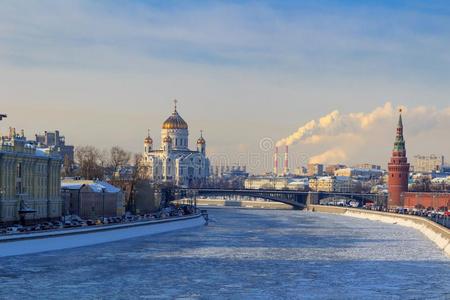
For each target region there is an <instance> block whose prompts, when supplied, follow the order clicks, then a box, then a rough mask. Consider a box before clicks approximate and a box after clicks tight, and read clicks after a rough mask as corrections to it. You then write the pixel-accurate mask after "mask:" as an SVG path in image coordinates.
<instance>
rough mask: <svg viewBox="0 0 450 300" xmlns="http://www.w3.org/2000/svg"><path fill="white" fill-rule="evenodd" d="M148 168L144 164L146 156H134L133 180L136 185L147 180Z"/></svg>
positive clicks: (137, 154)
mask: <svg viewBox="0 0 450 300" xmlns="http://www.w3.org/2000/svg"><path fill="white" fill-rule="evenodd" d="M146 173H147V167H146V166H145V164H144V156H143V155H142V154H139V153H136V154H134V168H133V175H132V180H133V182H134V183H136V182H138V181H141V180H144V179H145V178H146Z"/></svg>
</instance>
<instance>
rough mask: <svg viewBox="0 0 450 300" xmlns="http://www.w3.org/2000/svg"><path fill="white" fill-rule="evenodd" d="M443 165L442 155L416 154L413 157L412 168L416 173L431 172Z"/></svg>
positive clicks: (438, 169)
mask: <svg viewBox="0 0 450 300" xmlns="http://www.w3.org/2000/svg"><path fill="white" fill-rule="evenodd" d="M443 166H444V156H443V155H434V154H431V155H416V156H414V159H413V168H414V172H416V173H432V172H436V171H440V170H441V169H442V167H443Z"/></svg>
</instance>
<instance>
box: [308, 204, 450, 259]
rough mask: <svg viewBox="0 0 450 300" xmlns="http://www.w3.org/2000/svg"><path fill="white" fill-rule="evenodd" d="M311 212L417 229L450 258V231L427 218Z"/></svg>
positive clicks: (317, 208) (328, 209) (332, 209)
mask: <svg viewBox="0 0 450 300" xmlns="http://www.w3.org/2000/svg"><path fill="white" fill-rule="evenodd" d="M307 209H308V210H309V211H314V212H321V213H331V214H339V215H345V216H349V217H355V218H361V219H368V220H372V221H380V222H384V223H390V224H397V225H402V226H407V227H411V228H415V229H417V230H419V231H420V232H422V233H423V234H424V235H425V236H426V237H427V238H429V239H430V240H431V241H433V242H434V243H435V244H436V245H437V246H438V247H439V249H441V250H443V251H444V252H445V253H446V254H447V255H448V256H449V257H450V229H447V228H445V227H444V226H441V225H439V224H437V223H435V222H432V221H430V220H428V219H426V218H423V217H418V216H411V215H401V214H394V213H388V212H380V211H373V210H364V209H357V208H349V207H337V206H325V205H308V207H307Z"/></svg>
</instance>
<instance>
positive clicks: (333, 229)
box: [0, 208, 450, 299]
mask: <svg viewBox="0 0 450 300" xmlns="http://www.w3.org/2000/svg"><path fill="white" fill-rule="evenodd" d="M209 214H210V218H211V219H212V222H210V224H209V226H205V227H198V228H193V229H188V230H182V231H178V232H172V233H169V234H162V235H157V236H148V237H145V238H137V239H131V240H125V241H121V242H115V243H109V244H103V245H97V246H93V247H84V248H77V249H70V250H63V251H54V252H48V253H42V254H35V255H28V256H18V257H9V258H1V259H0V298H1V299H29V298H33V299H68V298H70V299H140V298H141V299H174V298H175V299H176V298H178V299H297V298H301V299H309V298H310V299H316V298H318V299H368V298H370V299H386V298H388V299H400V298H401V299H408V298H415V299H417V298H428V299H430V298H433V299H437V298H438V299H439V298H440V299H450V259H448V258H447V257H446V256H445V255H444V254H443V252H441V251H440V250H439V249H438V248H437V247H436V246H435V245H434V244H433V243H432V242H431V241H429V240H428V239H427V238H426V237H424V236H423V235H422V234H421V233H419V232H418V231H416V230H414V229H410V228H406V227H400V226H397V225H390V224H384V223H378V222H373V221H368V220H362V219H356V218H350V217H346V216H337V215H327V214H319V213H310V212H302V211H286V210H282V211H275V210H246V209H230V208H224V209H210V210H209Z"/></svg>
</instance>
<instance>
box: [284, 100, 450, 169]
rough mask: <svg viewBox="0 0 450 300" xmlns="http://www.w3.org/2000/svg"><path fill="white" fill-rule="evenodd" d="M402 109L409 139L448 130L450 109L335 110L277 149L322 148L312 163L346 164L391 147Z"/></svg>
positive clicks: (304, 127)
mask: <svg viewBox="0 0 450 300" xmlns="http://www.w3.org/2000/svg"><path fill="white" fill-rule="evenodd" d="M399 108H402V109H403V114H404V117H405V118H406V119H407V133H408V134H409V137H411V136H412V137H414V136H419V135H420V134H422V136H423V133H425V134H427V133H428V132H429V130H431V129H433V128H448V124H450V107H447V108H444V109H442V110H438V109H436V108H434V107H426V106H417V107H413V108H410V109H408V108H406V107H403V106H399V107H397V108H394V106H393V105H392V104H391V103H390V102H387V103H385V104H384V105H383V106H380V107H377V108H375V109H374V110H373V111H371V112H369V113H363V112H358V113H348V114H341V113H340V112H339V111H337V110H335V111H333V112H331V113H329V114H327V115H325V116H323V117H321V118H319V119H316V120H311V121H309V122H307V123H305V124H304V125H303V126H301V127H300V128H299V129H298V130H297V131H295V132H294V133H292V134H291V135H289V136H287V137H285V138H283V139H281V140H279V141H278V142H277V144H276V145H277V146H278V147H281V146H284V145H293V144H297V143H300V144H303V145H315V147H319V148H322V149H320V150H317V149H314V151H318V152H316V153H319V154H318V155H315V156H312V157H311V158H310V161H309V162H311V163H338V162H345V161H347V160H348V159H350V158H352V157H353V156H354V155H357V154H358V152H362V151H369V152H374V147H380V145H383V147H388V146H387V145H386V142H387V139H388V141H389V143H390V142H391V141H392V142H393V139H394V134H395V125H396V118H397V117H398V109H399ZM389 130H391V131H389ZM375 136H376V137H377V138H375ZM388 145H389V144H388ZM323 148H325V149H323ZM381 149H385V148H381Z"/></svg>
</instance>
